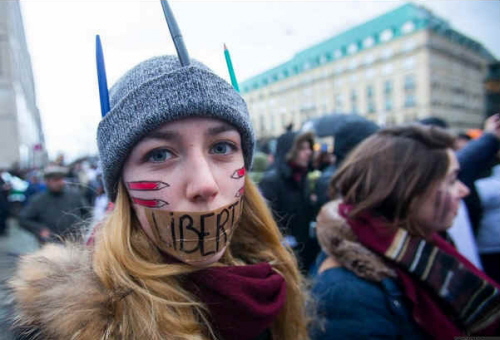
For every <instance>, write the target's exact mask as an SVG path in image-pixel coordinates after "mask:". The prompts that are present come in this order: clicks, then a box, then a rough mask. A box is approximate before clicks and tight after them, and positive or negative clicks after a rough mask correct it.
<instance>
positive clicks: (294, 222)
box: [259, 132, 319, 269]
mask: <svg viewBox="0 0 500 340" xmlns="http://www.w3.org/2000/svg"><path fill="white" fill-rule="evenodd" d="M308 139H311V140H312V135H311V134H303V135H297V133H294V132H287V133H285V134H284V135H282V136H281V137H280V138H278V142H277V147H276V149H277V151H276V158H275V163H274V166H273V168H271V169H270V170H268V171H267V172H266V173H265V174H264V177H263V178H262V180H261V181H260V183H259V188H260V190H261V192H262V194H263V196H264V197H265V198H266V200H267V201H268V204H269V206H270V208H271V210H272V211H273V214H274V217H275V220H276V222H277V223H278V226H279V227H280V229H281V230H282V232H283V233H284V234H286V235H291V236H293V237H295V239H296V241H297V242H298V245H297V246H296V247H295V250H296V252H297V255H298V256H299V260H300V261H301V264H302V266H303V268H305V269H307V268H309V266H310V265H311V264H312V263H313V262H314V259H315V258H316V256H317V254H318V251H319V246H318V245H317V242H316V241H315V240H314V239H313V238H310V237H309V225H310V223H311V222H312V221H313V220H314V211H313V204H312V202H311V200H310V190H309V182H308V180H307V174H304V176H302V178H301V180H300V181H299V182H298V181H296V180H294V179H293V171H292V168H291V167H290V165H289V164H288V162H287V159H289V157H287V155H291V154H293V153H294V148H295V147H296V146H298V145H299V144H300V142H301V141H303V140H308Z"/></svg>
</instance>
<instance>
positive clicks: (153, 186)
mask: <svg viewBox="0 0 500 340" xmlns="http://www.w3.org/2000/svg"><path fill="white" fill-rule="evenodd" d="M169 186H170V185H169V184H168V183H165V182H160V181H138V182H127V188H128V189H129V190H142V191H147V190H160V189H163V188H166V187H169Z"/></svg>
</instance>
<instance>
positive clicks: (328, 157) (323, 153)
mask: <svg viewBox="0 0 500 340" xmlns="http://www.w3.org/2000/svg"><path fill="white" fill-rule="evenodd" d="M334 162H335V157H334V156H333V153H332V152H331V151H330V150H328V145H327V144H324V143H323V144H321V146H320V149H319V150H318V152H317V153H316V155H315V156H314V166H313V167H314V169H316V170H319V171H324V170H325V169H326V168H327V167H329V166H331V165H332V164H334Z"/></svg>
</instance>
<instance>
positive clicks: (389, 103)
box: [384, 97, 392, 111]
mask: <svg viewBox="0 0 500 340" xmlns="http://www.w3.org/2000/svg"><path fill="white" fill-rule="evenodd" d="M384 105H385V110H386V111H392V98H391V97H385V100H384Z"/></svg>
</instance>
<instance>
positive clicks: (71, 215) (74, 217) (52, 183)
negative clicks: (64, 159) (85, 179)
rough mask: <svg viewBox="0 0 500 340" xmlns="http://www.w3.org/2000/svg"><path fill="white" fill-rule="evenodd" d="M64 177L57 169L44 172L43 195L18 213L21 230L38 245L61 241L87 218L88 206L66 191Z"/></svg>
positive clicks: (59, 169)
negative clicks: (29, 233)
mask: <svg viewBox="0 0 500 340" xmlns="http://www.w3.org/2000/svg"><path fill="white" fill-rule="evenodd" d="M66 174H67V170H66V168H64V167H61V166H58V165H49V166H48V167H47V168H45V171H44V179H45V184H46V186H47V191H45V192H40V193H38V194H36V195H34V196H33V197H32V198H31V199H30V201H29V202H28V205H27V206H26V207H24V208H23V209H22V210H21V213H20V216H19V223H20V225H21V227H23V228H25V229H26V230H28V231H30V232H31V233H33V234H34V235H35V236H36V237H37V239H38V240H39V242H41V243H45V242H48V241H50V242H59V241H61V239H64V238H66V237H68V236H70V234H72V233H74V231H75V228H76V225H77V224H78V223H82V222H83V221H84V219H85V218H87V217H88V208H89V207H88V203H87V202H86V201H85V199H84V198H83V196H82V195H81V194H80V192H79V191H78V190H73V189H72V188H67V187H66V183H65V176H66Z"/></svg>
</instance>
